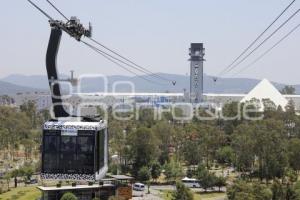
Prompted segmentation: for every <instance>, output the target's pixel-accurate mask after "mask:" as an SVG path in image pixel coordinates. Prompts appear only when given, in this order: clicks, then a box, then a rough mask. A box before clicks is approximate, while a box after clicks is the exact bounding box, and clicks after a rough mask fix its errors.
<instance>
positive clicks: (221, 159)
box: [217, 146, 234, 165]
mask: <svg viewBox="0 0 300 200" xmlns="http://www.w3.org/2000/svg"><path fill="white" fill-rule="evenodd" d="M217 160H218V163H221V164H226V165H230V164H231V163H233V161H234V150H233V149H232V148H231V147H230V146H224V147H221V148H220V149H219V150H218V151H217Z"/></svg>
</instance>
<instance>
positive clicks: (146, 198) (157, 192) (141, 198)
mask: <svg viewBox="0 0 300 200" xmlns="http://www.w3.org/2000/svg"><path fill="white" fill-rule="evenodd" d="M191 189H192V190H193V191H194V192H203V189H201V188H191ZM164 190H169V191H170V190H175V186H173V185H161V186H151V187H150V194H147V189H146V190H145V191H144V192H138V191H134V192H133V195H134V198H133V199H134V200H163V199H162V198H161V191H164ZM225 199H226V198H224V197H214V198H211V200H225Z"/></svg>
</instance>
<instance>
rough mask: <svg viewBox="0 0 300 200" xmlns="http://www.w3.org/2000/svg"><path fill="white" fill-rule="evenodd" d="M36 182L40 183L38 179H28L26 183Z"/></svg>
mask: <svg viewBox="0 0 300 200" xmlns="http://www.w3.org/2000/svg"><path fill="white" fill-rule="evenodd" d="M36 183H38V180H37V179H30V180H27V181H26V184H36Z"/></svg>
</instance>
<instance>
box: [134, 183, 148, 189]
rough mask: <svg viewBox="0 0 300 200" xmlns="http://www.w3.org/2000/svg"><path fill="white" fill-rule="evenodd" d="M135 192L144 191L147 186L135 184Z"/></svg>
mask: <svg viewBox="0 0 300 200" xmlns="http://www.w3.org/2000/svg"><path fill="white" fill-rule="evenodd" d="M133 190H136V191H144V190H145V185H144V184H143V183H135V184H133Z"/></svg>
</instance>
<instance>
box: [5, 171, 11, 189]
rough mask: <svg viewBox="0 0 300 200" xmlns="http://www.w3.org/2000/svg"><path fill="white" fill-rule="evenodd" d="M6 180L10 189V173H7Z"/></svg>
mask: <svg viewBox="0 0 300 200" xmlns="http://www.w3.org/2000/svg"><path fill="white" fill-rule="evenodd" d="M4 179H5V180H6V184H7V188H8V189H9V183H10V179H11V174H10V173H6V174H5V175H4Z"/></svg>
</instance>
